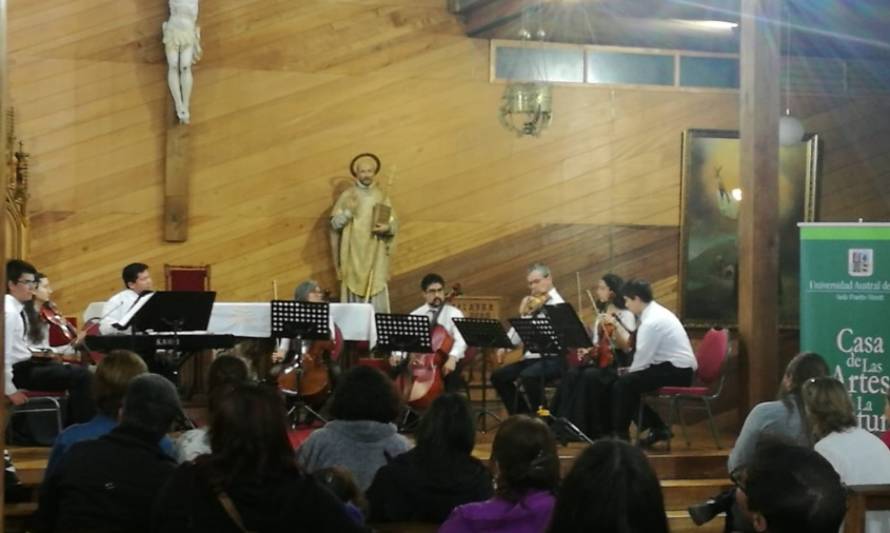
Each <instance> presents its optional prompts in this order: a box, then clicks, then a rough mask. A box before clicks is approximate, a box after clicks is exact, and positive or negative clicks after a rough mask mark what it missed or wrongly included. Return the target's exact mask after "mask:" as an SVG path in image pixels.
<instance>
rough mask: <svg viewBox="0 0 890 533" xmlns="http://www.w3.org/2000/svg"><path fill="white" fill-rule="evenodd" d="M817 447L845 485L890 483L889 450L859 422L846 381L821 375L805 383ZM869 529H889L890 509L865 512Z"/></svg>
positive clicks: (808, 414)
mask: <svg viewBox="0 0 890 533" xmlns="http://www.w3.org/2000/svg"><path fill="white" fill-rule="evenodd" d="M803 400H804V405H806V411H807V416H808V417H809V421H810V426H811V427H812V428H813V437H814V438H815V440H816V445H815V449H816V451H817V452H818V453H819V454H820V455H822V456H823V457H825V458H826V459H827V460H828V462H829V463H831V466H833V467H834V469H835V470H837V473H838V474H839V475H840V476H841V481H842V482H843V483H844V484H846V485H879V484H888V483H890V450H888V449H887V446H885V445H884V443H882V442H881V439H879V438H877V437H875V436H874V435H872V434H871V433H869V432H868V431H866V430H864V429H862V428H860V427H857V426H856V415H855V414H854V413H853V402H852V401H851V400H850V395H849V394H847V389H846V388H845V387H844V384H843V383H841V382H840V381H837V380H836V379H833V378H819V379H814V380H811V381H809V382H807V383H806V384H805V385H804V386H803ZM865 530H866V531H868V532H878V531H890V512H888V511H871V512H868V513H867V514H866V529H865Z"/></svg>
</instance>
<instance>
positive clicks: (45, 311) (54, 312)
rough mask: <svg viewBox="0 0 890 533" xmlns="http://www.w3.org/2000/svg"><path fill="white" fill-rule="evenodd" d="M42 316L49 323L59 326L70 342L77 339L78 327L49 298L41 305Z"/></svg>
mask: <svg viewBox="0 0 890 533" xmlns="http://www.w3.org/2000/svg"><path fill="white" fill-rule="evenodd" d="M40 316H41V317H43V319H44V320H45V321H46V322H47V323H48V324H52V325H54V326H57V327H58V328H59V330H60V331H61V332H62V335H64V336H65V338H66V339H68V342H69V343H72V342H74V341H76V340H77V328H76V327H74V325H72V324H71V322H68V319H67V318H65V317H64V316H62V313H60V312H59V309H58V308H57V307H56V304H54V303H53V302H52V301H49V300H47V301H46V302H44V303H43V305H42V306H40Z"/></svg>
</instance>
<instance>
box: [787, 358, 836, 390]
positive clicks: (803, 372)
mask: <svg viewBox="0 0 890 533" xmlns="http://www.w3.org/2000/svg"><path fill="white" fill-rule="evenodd" d="M828 372H829V370H828V363H826V362H825V359H823V358H822V356H821V355H819V354H817V353H815V352H803V353H799V354H797V355H795V356H794V358H793V359H792V360H791V361H789V362H788V366H787V367H786V368H785V375H786V376H787V377H788V380H789V384H790V387H789V389H788V393H790V394H797V395H799V394H800V389H801V387H803V385H804V383H806V382H807V381H809V380H811V379H813V378H824V377H825V376H827V375H828Z"/></svg>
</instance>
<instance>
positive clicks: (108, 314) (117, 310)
mask: <svg viewBox="0 0 890 533" xmlns="http://www.w3.org/2000/svg"><path fill="white" fill-rule="evenodd" d="M138 299H139V295H138V294H137V293H136V291H134V290H132V289H124V290H122V291H121V292H119V293H117V294H115V295H114V296H112V297H111V298H109V299H108V301H107V302H105V305H103V306H102V319H101V320H100V321H99V333H101V334H102V335H120V334H122V333H128V332H129V331H130V330H129V328H128V329H126V330H123V331H121V330H119V329H117V328H115V327H113V326H112V324H114V323H115V322H118V321H120V319H122V318H123V317H124V315H126V314H127V311H129V310H130V308H131V307H133V304H134V303H136V300H138Z"/></svg>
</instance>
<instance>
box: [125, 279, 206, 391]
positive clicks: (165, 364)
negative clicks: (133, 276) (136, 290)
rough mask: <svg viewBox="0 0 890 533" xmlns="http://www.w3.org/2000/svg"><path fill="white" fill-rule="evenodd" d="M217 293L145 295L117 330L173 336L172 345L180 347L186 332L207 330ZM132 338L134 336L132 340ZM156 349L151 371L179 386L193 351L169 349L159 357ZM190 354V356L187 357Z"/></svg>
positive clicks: (152, 354) (158, 292)
mask: <svg viewBox="0 0 890 533" xmlns="http://www.w3.org/2000/svg"><path fill="white" fill-rule="evenodd" d="M214 300H216V293H215V292H213V291H155V292H151V293H146V294H143V295H141V296H140V297H139V299H138V300H136V303H134V304H133V306H132V307H131V308H130V310H129V311H127V314H126V315H124V316H123V318H121V320H120V321H119V322H118V323H115V324H113V326H114V327H115V328H117V329H126V328H128V327H131V326H132V328H131V335H133V334H135V333H136V332H145V333H154V334H159V333H169V334H171V335H172V336H173V339H172V340H171V341H170V343H169V346H172V347H178V346H180V339H179V336H180V334H181V333H183V332H196V331H207V325H208V324H210V313H211V312H212V311H213V302H214ZM131 338H132V337H131ZM159 351H161V350H156V351H155V352H154V353H151V354H144V356H145V355H149V357H150V358H149V359H148V363H149V369H150V370H151V371H152V372H156V373H158V374H161V375H162V376H164V377H166V378H168V379H169V380H170V381H172V382H173V383H176V384H178V383H179V370H180V369H181V368H182V365H184V364H185V362H186V361H188V359H189V356H190V355H191V352H184V351H181V350H175V349H167V350H163V352H165V353H166V355H165V356H163V357H159V356H158V352H159ZM186 354H188V355H186Z"/></svg>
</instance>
